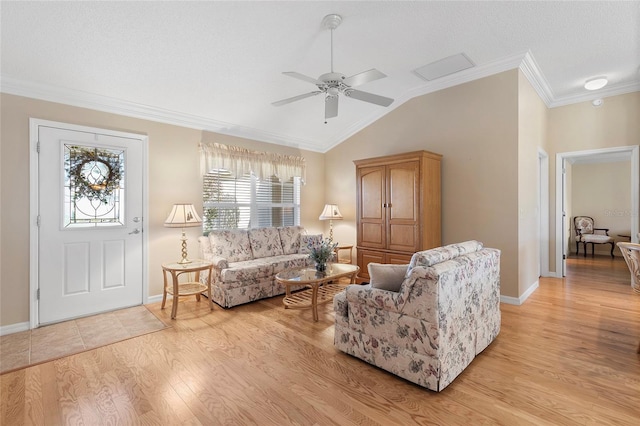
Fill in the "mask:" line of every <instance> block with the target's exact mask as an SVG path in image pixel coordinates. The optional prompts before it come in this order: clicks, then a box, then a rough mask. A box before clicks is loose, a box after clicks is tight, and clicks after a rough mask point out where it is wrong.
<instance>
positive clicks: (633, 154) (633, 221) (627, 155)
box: [555, 145, 640, 278]
mask: <svg viewBox="0 0 640 426" xmlns="http://www.w3.org/2000/svg"><path fill="white" fill-rule="evenodd" d="M639 152H640V148H639V146H638V145H634V146H624V147H616V148H605V149H597V150H588V151H574V152H565V153H558V154H557V155H556V212H555V222H556V232H555V239H556V256H555V258H556V276H557V277H558V278H562V277H564V276H565V275H566V259H567V256H568V254H569V241H570V232H571V223H570V221H571V217H569V216H570V215H568V212H567V208H568V200H567V194H568V189H569V188H568V182H567V168H568V166H569V165H571V164H582V163H597V162H600V163H606V162H620V161H628V162H629V163H630V170H631V173H630V180H631V182H630V194H629V195H630V197H629V198H630V200H631V205H630V208H629V211H628V218H629V229H630V230H631V235H630V237H631V241H632V242H635V243H637V242H638V237H637V234H638V231H639V229H640V226H639V220H638V219H639V216H638V213H639V206H640V201H639V188H640V182H639V180H638V178H639V176H640V165H639V163H640V161H639ZM581 214H583V213H581Z"/></svg>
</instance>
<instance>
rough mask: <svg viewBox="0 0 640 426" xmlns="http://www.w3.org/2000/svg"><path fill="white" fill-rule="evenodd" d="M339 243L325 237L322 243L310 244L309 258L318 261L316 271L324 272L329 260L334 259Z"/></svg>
mask: <svg viewBox="0 0 640 426" xmlns="http://www.w3.org/2000/svg"><path fill="white" fill-rule="evenodd" d="M337 246H338V243H334V242H333V241H332V240H331V239H324V240H322V241H320V243H316V244H311V245H310V246H309V259H311V260H313V261H314V262H315V263H316V271H318V272H324V271H325V270H326V269H327V262H329V261H331V259H333V256H334V253H335V249H336V247H337Z"/></svg>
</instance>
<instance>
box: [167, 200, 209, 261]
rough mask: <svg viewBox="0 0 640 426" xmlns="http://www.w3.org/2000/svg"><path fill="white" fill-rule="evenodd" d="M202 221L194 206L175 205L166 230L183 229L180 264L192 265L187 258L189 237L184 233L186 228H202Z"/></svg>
mask: <svg viewBox="0 0 640 426" xmlns="http://www.w3.org/2000/svg"><path fill="white" fill-rule="evenodd" d="M201 223H202V219H200V216H198V213H196V208H195V207H194V206H193V204H174V205H173V208H172V209H171V213H169V217H167V220H165V221H164V226H165V227H166V228H182V237H181V238H180V239H181V240H182V259H181V260H180V261H178V263H180V264H186V263H191V261H190V260H189V259H188V258H187V236H186V235H185V233H184V228H191V227H194V226H200V224H201Z"/></svg>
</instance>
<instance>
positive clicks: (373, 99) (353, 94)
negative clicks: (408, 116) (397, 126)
mask: <svg viewBox="0 0 640 426" xmlns="http://www.w3.org/2000/svg"><path fill="white" fill-rule="evenodd" d="M344 94H345V95H346V96H348V97H350V98H354V99H358V100H360V101H365V102H370V103H372V104H376V105H380V106H385V107H387V106H389V105H391V103H392V102H393V99H391V98H385V97H384V96H380V95H374V94H373V93H369V92H363V91H362V90H355V89H350V90H345V92H344Z"/></svg>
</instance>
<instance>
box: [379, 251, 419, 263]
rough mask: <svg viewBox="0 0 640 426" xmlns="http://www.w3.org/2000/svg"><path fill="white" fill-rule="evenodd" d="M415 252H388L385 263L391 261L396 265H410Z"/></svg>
mask: <svg viewBox="0 0 640 426" xmlns="http://www.w3.org/2000/svg"><path fill="white" fill-rule="evenodd" d="M412 256H413V254H396V253H387V255H386V257H385V263H391V264H394V265H408V264H409V263H410V262H411V257H412Z"/></svg>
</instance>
